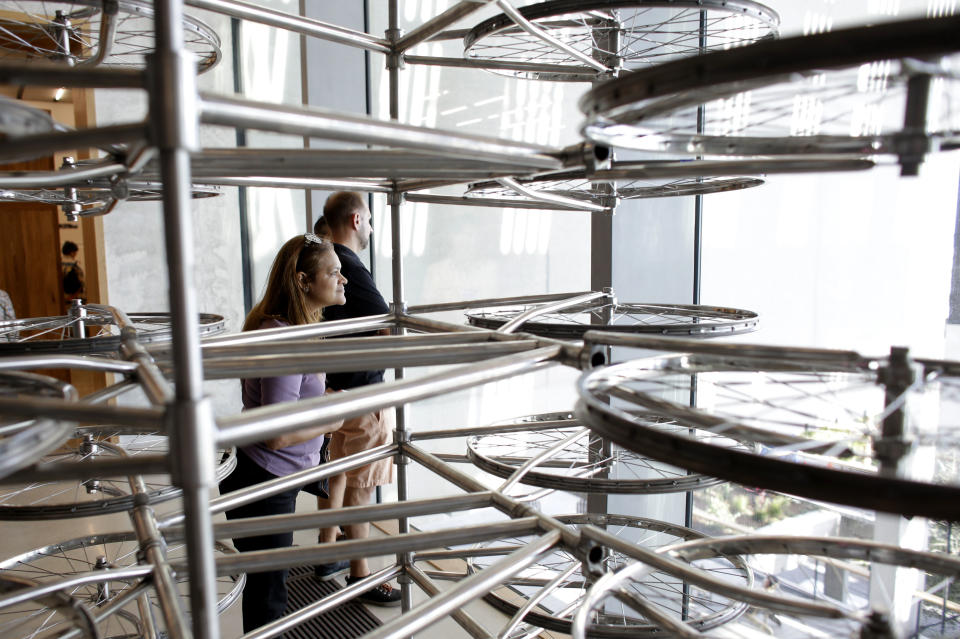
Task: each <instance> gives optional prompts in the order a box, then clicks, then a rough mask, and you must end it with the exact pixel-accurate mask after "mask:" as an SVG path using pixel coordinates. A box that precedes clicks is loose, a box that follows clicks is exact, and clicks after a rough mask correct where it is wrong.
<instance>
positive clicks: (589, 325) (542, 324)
mask: <svg viewBox="0 0 960 639" xmlns="http://www.w3.org/2000/svg"><path fill="white" fill-rule="evenodd" d="M530 308H531V307H507V308H497V309H490V310H479V311H472V312H469V313H467V321H468V322H470V324H472V325H473V326H480V327H482V328H490V329H497V328H500V327H501V326H503V325H504V324H506V323H507V322H509V321H510V320H512V319H513V318H515V317H517V316H518V315H520V314H521V313H523V312H526V311H527V310H529V309H530ZM607 314H609V318H610V319H609V320H606V319H605V318H606V317H607ZM759 321H760V320H759V317H758V315H757V314H756V313H754V312H752V311H745V310H741V309H735V308H723V307H718V306H703V305H692V304H642V303H625V304H618V303H616V302H612V301H610V299H609V298H606V299H600V300H597V301H594V302H588V303H587V304H580V305H577V306H571V307H569V308H566V309H564V310H562V311H558V312H555V313H550V314H547V315H541V316H538V317H536V318H533V319H531V320H529V321H527V322H525V323H524V324H522V325H521V326H520V329H519V330H521V331H523V332H526V333H532V334H534V335H540V336H542V337H554V338H558V339H581V338H583V334H584V333H585V332H587V331H588V330H591V329H598V328H603V330H605V331H613V332H619V333H656V334H659V335H688V336H695V337H716V336H720V335H736V334H739V333H750V332H752V331H755V330H756V329H757V325H758V323H759Z"/></svg>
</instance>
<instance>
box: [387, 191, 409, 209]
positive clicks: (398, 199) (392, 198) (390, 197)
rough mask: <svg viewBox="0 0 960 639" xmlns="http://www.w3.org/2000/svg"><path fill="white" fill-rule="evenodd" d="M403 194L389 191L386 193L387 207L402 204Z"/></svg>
mask: <svg viewBox="0 0 960 639" xmlns="http://www.w3.org/2000/svg"><path fill="white" fill-rule="evenodd" d="M404 196H405V193H404V192H403V191H391V192H390V193H387V206H400V205H401V204H403V200H404Z"/></svg>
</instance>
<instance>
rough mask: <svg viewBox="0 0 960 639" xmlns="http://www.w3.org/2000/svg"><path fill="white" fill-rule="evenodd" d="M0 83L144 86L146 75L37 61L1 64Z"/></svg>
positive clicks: (137, 72) (135, 72) (107, 86)
mask: <svg viewBox="0 0 960 639" xmlns="http://www.w3.org/2000/svg"><path fill="white" fill-rule="evenodd" d="M0 84H9V85H21V86H46V87H85V88H98V89H143V88H146V84H147V74H146V72H145V71H142V70H137V69H120V68H117V67H113V68H109V69H103V68H101V69H78V68H77V67H71V66H68V65H66V64H51V63H48V62H43V61H34V62H30V63H28V64H24V63H19V64H18V63H10V62H4V63H3V64H0Z"/></svg>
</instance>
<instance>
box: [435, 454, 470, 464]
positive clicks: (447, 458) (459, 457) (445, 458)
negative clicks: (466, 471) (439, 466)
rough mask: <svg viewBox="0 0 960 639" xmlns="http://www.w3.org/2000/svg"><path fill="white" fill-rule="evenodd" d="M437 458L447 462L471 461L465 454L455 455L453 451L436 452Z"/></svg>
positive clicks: (462, 462)
mask: <svg viewBox="0 0 960 639" xmlns="http://www.w3.org/2000/svg"><path fill="white" fill-rule="evenodd" d="M437 459H441V460H443V461H445V462H447V463H448V464H472V463H473V461H471V460H470V458H469V457H468V456H466V455H457V454H454V453H437Z"/></svg>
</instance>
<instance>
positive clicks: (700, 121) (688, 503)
mask: <svg viewBox="0 0 960 639" xmlns="http://www.w3.org/2000/svg"><path fill="white" fill-rule="evenodd" d="M699 49H700V53H701V54H702V53H703V52H704V51H706V49H707V12H706V11H701V12H700V36H699ZM705 125H706V114H705V112H704V109H703V105H702V104H701V105H700V106H698V107H697V133H703V129H704V127H705ZM702 250H703V196H702V195H695V196H694V198H693V295H692V297H693V304H699V303H700V271H701V268H702V266H703V265H702ZM696 405H697V376H696V374H693V375H691V376H690V406H696ZM684 497H685V503H684V509H683V525H684V526H686V527H687V528H692V527H693V491H692V490H688V491H687V494H686V495H685V496H684ZM689 614H690V585H689V584H687V583H686V582H684V583H683V605H682V608H681V614H680V616H681V618H682V619H684V620H686V619H687V618H688V617H689Z"/></svg>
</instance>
